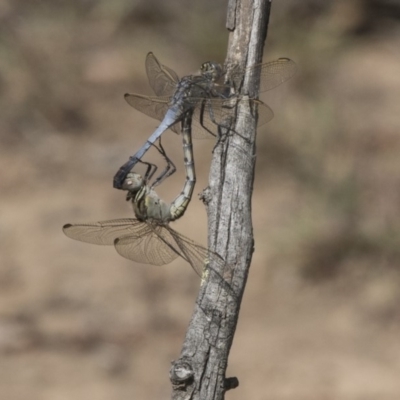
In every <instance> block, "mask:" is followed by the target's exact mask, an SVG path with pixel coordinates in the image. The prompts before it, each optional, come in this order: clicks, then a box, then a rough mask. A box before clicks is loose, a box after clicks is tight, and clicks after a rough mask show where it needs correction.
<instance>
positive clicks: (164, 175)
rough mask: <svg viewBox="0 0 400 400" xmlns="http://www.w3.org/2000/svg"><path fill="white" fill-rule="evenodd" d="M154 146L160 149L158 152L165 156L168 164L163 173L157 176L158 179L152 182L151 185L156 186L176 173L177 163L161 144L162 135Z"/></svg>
mask: <svg viewBox="0 0 400 400" xmlns="http://www.w3.org/2000/svg"><path fill="white" fill-rule="evenodd" d="M153 146H154V147H155V148H156V149H157V150H158V152H159V153H160V154H161V155H162V156H163V157H164V159H165V161H166V163H167V166H166V167H165V168H164V170H163V171H162V173H161V174H160V175H159V176H158V177H157V179H156V180H155V181H154V182H153V183H152V185H151V187H152V188H154V187H156V186H158V185H159V184H161V182H163V181H164V180H165V179H167V178H168V177H170V176H171V175H172V174H174V173H175V171H176V167H175V164H174V163H173V162H172V160H171V159H170V158H169V157H168V156H167V153H166V152H165V150H164V147H163V146H162V144H161V137H160V138H159V140H158V146H157V145H156V144H153Z"/></svg>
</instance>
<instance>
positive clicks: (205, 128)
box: [200, 100, 218, 137]
mask: <svg viewBox="0 0 400 400" xmlns="http://www.w3.org/2000/svg"><path fill="white" fill-rule="evenodd" d="M205 108H206V100H203V101H202V102H201V105H200V125H201V127H202V128H203V129H204V130H206V131H207V132H208V133H209V134H210V135H212V136H214V137H215V134H214V132H211V131H210V130H209V129H208V128H207V127H206V126H205V125H204V111H205ZM210 119H211V122H213V123H214V124H216V125H218V124H217V123H216V122H215V119H213V118H212V116H211V113H210Z"/></svg>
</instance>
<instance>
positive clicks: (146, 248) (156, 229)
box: [114, 222, 182, 265]
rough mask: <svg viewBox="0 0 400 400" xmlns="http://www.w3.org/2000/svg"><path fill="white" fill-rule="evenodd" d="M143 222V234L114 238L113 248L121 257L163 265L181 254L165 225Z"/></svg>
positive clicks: (143, 262)
mask: <svg viewBox="0 0 400 400" xmlns="http://www.w3.org/2000/svg"><path fill="white" fill-rule="evenodd" d="M144 224H145V225H146V228H147V230H146V234H145V235H141V236H138V235H136V234H134V235H126V236H122V237H119V238H117V239H116V240H115V242H114V246H115V249H116V250H117V252H118V253H119V254H120V255H121V256H122V257H125V258H127V259H128V260H132V261H135V262H138V263H142V264H153V265H164V264H168V263H170V262H171V261H173V260H175V259H176V258H177V257H178V256H179V255H182V254H180V253H179V249H178V248H176V246H175V247H174V240H173V237H172V236H171V234H170V233H169V232H168V230H167V229H166V228H165V226H162V225H154V226H153V225H152V224H151V223H150V222H149V223H144Z"/></svg>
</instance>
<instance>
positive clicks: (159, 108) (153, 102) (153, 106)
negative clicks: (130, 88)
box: [124, 93, 180, 132]
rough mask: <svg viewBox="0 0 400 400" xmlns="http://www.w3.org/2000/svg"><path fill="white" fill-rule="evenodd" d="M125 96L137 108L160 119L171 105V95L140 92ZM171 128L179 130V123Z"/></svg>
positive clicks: (175, 130)
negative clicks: (143, 94)
mask: <svg viewBox="0 0 400 400" xmlns="http://www.w3.org/2000/svg"><path fill="white" fill-rule="evenodd" d="M124 98H125V100H126V102H127V103H128V104H129V105H130V106H132V107H133V108H136V110H138V111H140V112H142V113H143V114H146V115H148V116H149V117H151V118H154V119H158V120H159V121H162V120H163V119H164V117H165V114H166V113H167V111H168V107H169V97H155V96H142V95H140V94H129V93H126V94H125V96H124ZM170 129H171V130H173V131H174V132H179V131H180V128H179V124H178V123H177V124H175V125H173V126H172V127H170Z"/></svg>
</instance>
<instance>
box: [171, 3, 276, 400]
mask: <svg viewBox="0 0 400 400" xmlns="http://www.w3.org/2000/svg"><path fill="white" fill-rule="evenodd" d="M270 6H271V1H270V0H236V1H233V0H230V1H229V9H228V17H227V27H228V28H229V29H232V32H231V33H230V38H229V45H228V54H227V59H226V66H227V68H228V79H229V70H232V68H237V67H238V66H239V67H240V68H245V67H247V66H250V65H254V64H257V63H260V62H261V60H262V50H263V47H264V42H265V38H266V33H267V26H268V18H269V11H270ZM258 83H259V76H255V75H254V74H252V75H251V76H250V75H246V76H244V78H243V83H242V87H241V93H242V94H248V95H249V96H250V97H251V98H254V97H256V95H257V93H258ZM239 108H240V109H239V112H238V115H239V117H238V119H237V121H236V122H235V125H234V128H233V131H234V132H239V133H240V134H232V133H231V134H229V135H223V136H222V138H221V140H220V142H219V144H218V146H217V147H216V148H215V151H214V156H213V160H212V164H211V172H210V183H209V189H208V190H207V193H206V194H205V196H204V199H208V200H209V201H208V204H207V205H208V217H209V247H210V249H211V250H214V251H216V252H217V253H218V254H220V255H221V256H222V257H223V258H224V259H225V260H226V263H227V264H226V265H225V267H224V269H223V270H218V269H217V268H218V267H216V266H213V265H210V269H209V274H208V276H207V277H205V278H204V282H203V283H202V286H201V288H200V292H199V295H198V298H197V302H196V305H195V309H194V312H193V315H192V319H191V322H190V325H189V328H188V331H187V334H186V338H185V341H184V344H183V348H182V352H181V356H180V359H179V360H177V361H176V362H174V363H173V365H172V368H171V373H170V376H171V381H172V383H173V393H172V399H174V400H178V399H179V400H181V399H193V400H194V399H200V400H204V399H207V400H221V399H223V398H224V393H225V391H226V390H229V389H231V388H234V387H236V386H237V385H238V381H237V379H236V378H228V379H226V378H225V372H226V368H227V365H228V355H229V351H230V348H231V345H232V341H233V337H234V333H235V330H236V325H237V320H238V316H239V310H240V303H241V300H242V296H243V292H244V289H245V285H246V281H247V276H248V272H249V268H250V262H251V258H252V253H253V248H254V247H253V245H254V240H253V226H252V221H251V196H252V191H253V181H254V167H255V138H256V119H255V118H254V116H252V115H251V112H250V110H247V111H248V113H247V114H246V116H245V117H244V116H243V112H244V110H246V109H248V108H249V103H248V102H246V101H243V102H240V104H239ZM221 283H223V284H221Z"/></svg>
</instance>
